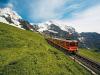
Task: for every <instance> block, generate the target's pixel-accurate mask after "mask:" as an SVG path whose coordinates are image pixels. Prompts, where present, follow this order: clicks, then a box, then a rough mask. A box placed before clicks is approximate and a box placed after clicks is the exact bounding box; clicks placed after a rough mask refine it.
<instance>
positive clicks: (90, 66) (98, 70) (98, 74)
mask: <svg viewBox="0 0 100 75" xmlns="http://www.w3.org/2000/svg"><path fill="white" fill-rule="evenodd" d="M71 57H72V58H73V59H74V60H75V61H76V60H77V61H78V63H81V65H82V66H83V67H85V68H86V69H87V70H89V71H90V72H91V73H92V74H94V75H100V63H97V62H95V61H93V60H91V59H88V58H86V57H83V56H81V55H79V54H75V55H74V56H71Z"/></svg>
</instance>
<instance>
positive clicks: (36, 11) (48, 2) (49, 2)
mask: <svg viewBox="0 0 100 75" xmlns="http://www.w3.org/2000/svg"><path fill="white" fill-rule="evenodd" d="M67 1H69V0H59V1H58V0H40V1H38V2H37V4H36V6H35V8H34V7H33V4H32V5H31V11H30V12H31V13H30V14H31V15H30V16H31V17H33V18H34V17H35V19H39V20H50V19H55V18H59V17H60V13H61V12H57V11H58V10H59V9H61V8H62V7H63V5H64V4H65V3H66V2H67ZM32 14H33V15H32Z"/></svg>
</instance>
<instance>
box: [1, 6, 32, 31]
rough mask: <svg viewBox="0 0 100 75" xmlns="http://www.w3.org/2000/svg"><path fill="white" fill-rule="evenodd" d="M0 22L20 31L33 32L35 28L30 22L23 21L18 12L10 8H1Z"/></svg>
mask: <svg viewBox="0 0 100 75" xmlns="http://www.w3.org/2000/svg"><path fill="white" fill-rule="evenodd" d="M0 22H3V23H6V24H9V25H12V26H15V27H18V28H20V29H24V30H32V31H33V26H32V25H31V24H30V23H29V22H28V21H25V20H24V19H22V17H21V16H20V15H19V14H17V12H16V11H13V10H12V9H11V8H9V7H6V8H0Z"/></svg>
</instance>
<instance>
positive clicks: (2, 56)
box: [0, 23, 90, 75]
mask: <svg viewBox="0 0 100 75" xmlns="http://www.w3.org/2000/svg"><path fill="white" fill-rule="evenodd" d="M89 74H90V73H89V72H88V71H87V70H85V69H84V68H83V67H81V66H80V65H78V64H77V63H76V62H74V61H72V60H71V59H70V58H68V57H67V56H66V55H64V53H63V52H61V51H59V50H57V49H55V48H53V47H52V46H50V45H49V44H48V43H47V42H46V41H45V40H44V37H43V36H41V35H40V34H38V33H35V32H30V31H25V30H21V29H18V28H15V27H12V26H9V25H7V24H3V23H0V75H89Z"/></svg>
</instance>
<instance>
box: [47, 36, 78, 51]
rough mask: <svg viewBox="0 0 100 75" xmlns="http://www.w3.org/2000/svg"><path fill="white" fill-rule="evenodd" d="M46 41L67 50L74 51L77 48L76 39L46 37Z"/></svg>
mask: <svg viewBox="0 0 100 75" xmlns="http://www.w3.org/2000/svg"><path fill="white" fill-rule="evenodd" d="M47 41H48V42H50V43H53V44H54V45H56V46H59V47H61V48H63V49H65V50H67V51H68V52H72V53H75V52H77V50H78V41H76V40H63V39H58V38H48V39H47Z"/></svg>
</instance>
